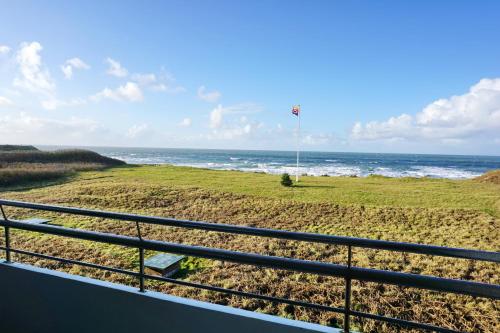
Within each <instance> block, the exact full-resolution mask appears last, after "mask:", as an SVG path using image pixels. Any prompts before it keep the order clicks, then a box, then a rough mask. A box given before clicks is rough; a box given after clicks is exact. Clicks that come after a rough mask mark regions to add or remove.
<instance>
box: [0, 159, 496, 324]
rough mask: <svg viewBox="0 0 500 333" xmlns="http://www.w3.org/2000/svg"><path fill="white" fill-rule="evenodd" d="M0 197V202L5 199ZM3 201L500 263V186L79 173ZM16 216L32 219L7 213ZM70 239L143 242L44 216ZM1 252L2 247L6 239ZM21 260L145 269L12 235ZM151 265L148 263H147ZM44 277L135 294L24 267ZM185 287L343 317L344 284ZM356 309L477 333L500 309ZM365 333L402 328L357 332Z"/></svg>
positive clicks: (160, 169) (421, 260)
mask: <svg viewBox="0 0 500 333" xmlns="http://www.w3.org/2000/svg"><path fill="white" fill-rule="evenodd" d="M0 191H1V190H0ZM0 197H2V198H11V199H19V200H26V201H35V202H44V203H51V204H60V205H70V206H80V207H89V208H100V209H107V210H113V211H124V212H132V213H141V214H149V215H158V216H172V217H176V218H184V219H193V220H207V221H212V222H216V223H217V222H219V223H233V224H240V225H251V226H258V227H270V228H278V229H286V230H299V231H312V232H321V233H328V234H335V235H348V236H357V237H368V238H376V239H386V240H397V241H409V242H418V243H426V244H436V245H446V246H457V247H466V248H475V249H484V250H494V251H499V250H500V248H499V240H500V234H499V230H500V219H499V216H500V185H497V184H494V183H491V182H481V181H475V180H468V181H451V180H436V179H389V178H384V177H368V178H348V177H346V178H333V177H303V178H302V181H301V182H300V184H299V186H296V187H292V188H284V187H282V186H280V185H279V176H272V175H265V174H253V173H242V172H227V171H209V170H201V169H192V168H182V167H172V166H138V167H131V166H125V167H119V168H112V169H108V170H105V171H91V172H81V173H79V175H78V176H76V177H73V178H72V179H71V180H70V181H68V182H65V183H62V184H58V185H54V186H48V187H40V188H35V189H31V190H25V191H9V189H8V188H5V187H4V188H3V192H1V193H0ZM7 213H8V214H9V216H12V217H17V218H22V217H27V216H33V213H32V212H27V211H20V210H17V209H12V208H8V209H7ZM37 216H47V217H50V218H52V219H53V223H57V224H60V225H64V226H67V227H75V228H76V227H78V228H85V229H89V230H98V231H105V232H113V233H118V234H124V235H135V226H134V225H133V224H132V223H126V222H116V221H110V220H103V219H95V218H82V217H70V216H62V215H55V214H52V213H46V214H42V213H37ZM143 229H144V230H143V233H144V236H145V237H147V238H150V239H158V240H166V241H172V242H179V243H184V244H196V245H203V246H211V247H218V248H225V249H231V250H237V251H248V252H254V253H262V254H269V255H279V256H288V257H298V258H303V259H311V260H322V261H326V262H334V263H342V264H343V263H345V260H346V250H345V248H343V247H339V246H327V245H312V244H307V243H299V242H293V241H283V240H270V239H264V238H259V237H249V236H233V235H227V234H220V233H214V232H203V231H200V230H183V229H178V228H170V227H159V226H144V227H143ZM2 241H3V239H2ZM12 241H13V245H14V246H15V247H18V248H24V249H30V250H33V251H37V252H41V253H47V254H51V255H58V256H63V257H67V258H73V259H80V260H86V261H89V262H94V263H99V264H108V265H112V266H115V267H122V268H127V269H137V267H138V254H137V251H135V250H131V249H126V248H122V247H117V246H109V245H103V244H96V243H91V242H81V241H75V240H72V239H65V238H60V237H53V236H47V235H42V236H41V235H38V234H35V233H29V232H21V231H15V232H13V240H12ZM151 254H153V253H147V255H151ZM16 258H18V259H19V260H21V259H22V260H23V261H28V262H31V263H33V264H36V265H40V266H45V267H50V268H53V269H59V270H64V271H69V272H71V273H77V274H84V275H88V276H92V277H97V278H101V279H106V280H111V281H117V282H120V283H126V284H131V285H137V281H135V280H134V279H130V278H128V277H124V276H121V275H117V274H112V273H105V272H101V271H95V270H92V269H87V268H81V267H72V266H67V265H61V264H58V263H53V262H49V261H46V260H38V259H33V258H25V257H22V256H19V255H18V256H16ZM353 264H354V265H356V266H361V267H373V268H380V269H390V270H396V271H405V272H413V273H420V274H432V275H437V276H443V277H452V278H460V279H467V280H474V281H482V282H490V283H497V284H498V283H500V278H499V275H500V269H499V268H498V266H495V265H493V264H488V263H478V262H470V261H466V260H459V259H457V260H455V259H445V258H431V257H428V256H423V255H403V254H394V253H388V252H386V251H374V250H373V251H372V250H362V249H356V250H355V251H354V259H353ZM179 278H183V279H187V280H190V281H196V282H201V283H205V284H212V285H217V286H222V287H226V288H234V289H239V290H245V291H252V292H257V293H266V294H271V295H275V296H280V297H289V298H292V299H300V300H305V301H310V302H317V303H321V304H326V305H333V306H342V304H343V290H344V281H343V280H342V279H336V278H327V277H322V276H315V275H310V274H297V273H291V272H284V271H279V270H270V269H259V268H255V267H251V266H245V265H236V264H230V263H221V262H217V261H210V260H202V259H196V258H190V259H189V260H188V261H187V262H185V263H184V264H183V270H182V271H181V273H180V274H179ZM148 288H151V289H156V290H160V291H164V292H168V293H172V294H175V295H180V296H185V297H191V298H196V299H201V300H208V301H211V302H216V303H219V304H226V305H230V306H235V307H241V308H245V309H250V310H255V311H262V312H266V313H272V314H277V315H281V316H285V317H289V318H296V319H300V320H307V321H313V322H319V323H322V324H326V325H332V326H338V325H341V324H342V317H341V316H339V315H336V314H332V313H326V312H317V311H309V310H304V309H302V308H300V307H293V306H285V305H276V304H272V303H269V302H264V301H257V300H248V299H242V298H239V297H230V296H227V295H221V294H216V293H212V292H206V291H200V290H195V289H189V288H185V287H180V286H174V285H168V284H161V283H155V282H149V285H148ZM353 301H354V308H355V309H356V310H360V311H368V312H373V313H378V314H385V315H389V316H395V317H400V318H404V319H410V320H417V321H422V322H429V323H433V324H436V325H442V326H445V327H449V328H453V329H457V330H464V331H472V332H498V331H500V325H499V323H498V317H499V314H500V310H499V303H498V302H493V301H489V300H484V299H474V298H471V297H466V296H456V295H451V294H437V293H433V292H425V291H419V290H415V289H411V288H398V287H392V286H381V285H378V284H372V283H355V284H354V286H353ZM355 328H357V329H359V330H362V331H363V332H398V331H400V330H399V329H398V328H395V327H391V326H386V325H385V324H380V323H376V322H373V321H367V320H355Z"/></svg>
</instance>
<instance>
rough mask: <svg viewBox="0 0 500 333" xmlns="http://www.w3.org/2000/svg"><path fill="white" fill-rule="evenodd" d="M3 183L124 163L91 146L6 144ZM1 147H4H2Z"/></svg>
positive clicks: (1, 158)
mask: <svg viewBox="0 0 500 333" xmlns="http://www.w3.org/2000/svg"><path fill="white" fill-rule="evenodd" d="M2 147H3V148H4V150H2V149H0V187H1V186H4V187H5V186H22V185H25V184H35V183H41V182H46V181H54V180H61V179H64V178H68V177H70V176H74V175H75V174H76V172H78V171H89V170H102V169H105V168H108V167H112V166H119V165H124V164H125V163H124V162H123V161H120V160H116V159H112V158H109V157H106V156H102V155H100V154H98V153H95V152H93V151H89V150H58V151H40V150H38V149H36V148H34V147H32V148H34V150H33V149H30V148H29V147H30V146H8V148H5V147H6V146H2ZM0 148H1V147H0Z"/></svg>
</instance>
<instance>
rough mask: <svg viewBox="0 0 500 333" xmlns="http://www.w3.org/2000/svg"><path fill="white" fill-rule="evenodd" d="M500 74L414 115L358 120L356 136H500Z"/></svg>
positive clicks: (436, 138)
mask: <svg viewBox="0 0 500 333" xmlns="http://www.w3.org/2000/svg"><path fill="white" fill-rule="evenodd" d="M499 133H500V78H494V79H482V80H480V81H479V82H478V83H476V84H475V85H473V86H472V87H470V89H469V91H468V92H466V93H465V94H463V95H457V96H451V97H449V98H442V99H438V100H436V101H434V102H432V103H430V104H429V105H427V106H426V107H425V108H424V109H423V110H422V111H420V112H418V113H417V114H415V115H414V116H412V115H409V114H405V113H403V114H401V115H399V116H395V117H391V118H389V119H387V120H384V121H371V122H368V123H366V124H362V123H361V122H357V123H356V124H355V125H354V126H353V127H352V129H351V133H350V137H351V139H353V140H361V141H375V140H408V141H410V140H424V141H438V142H442V143H447V142H448V143H457V142H463V141H467V140H474V139H491V141H493V140H495V139H496V138H495V137H498V136H500V134H499Z"/></svg>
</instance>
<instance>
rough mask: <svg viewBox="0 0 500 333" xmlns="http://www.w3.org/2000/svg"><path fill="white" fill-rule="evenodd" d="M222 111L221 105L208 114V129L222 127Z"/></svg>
mask: <svg viewBox="0 0 500 333" xmlns="http://www.w3.org/2000/svg"><path fill="white" fill-rule="evenodd" d="M223 113H224V109H223V108H222V105H220V104H219V105H217V107H216V108H215V109H213V110H212V112H210V125H209V126H210V128H219V127H220V126H221V125H222V114H223Z"/></svg>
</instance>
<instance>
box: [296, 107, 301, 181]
mask: <svg viewBox="0 0 500 333" xmlns="http://www.w3.org/2000/svg"><path fill="white" fill-rule="evenodd" d="M301 111H302V110H301V109H300V105H299V114H298V115H297V117H298V119H297V121H298V126H297V167H296V170H295V181H296V182H297V183H298V182H299V155H300V153H299V151H300V114H301Z"/></svg>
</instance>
